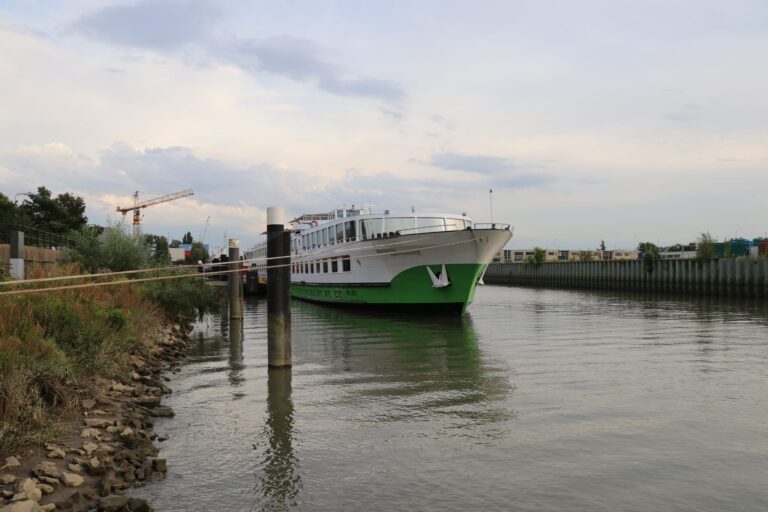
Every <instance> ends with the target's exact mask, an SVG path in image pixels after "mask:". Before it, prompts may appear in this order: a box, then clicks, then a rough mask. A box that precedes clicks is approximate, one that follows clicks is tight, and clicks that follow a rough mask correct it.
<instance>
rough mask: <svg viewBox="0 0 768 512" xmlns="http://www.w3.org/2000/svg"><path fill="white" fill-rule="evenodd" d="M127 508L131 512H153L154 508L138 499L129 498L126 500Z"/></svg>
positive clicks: (145, 501)
mask: <svg viewBox="0 0 768 512" xmlns="http://www.w3.org/2000/svg"><path fill="white" fill-rule="evenodd" d="M128 507H129V508H130V509H131V510H132V511H133V512H155V507H153V506H152V504H151V503H150V502H148V501H147V500H142V499H139V498H130V499H129V500H128Z"/></svg>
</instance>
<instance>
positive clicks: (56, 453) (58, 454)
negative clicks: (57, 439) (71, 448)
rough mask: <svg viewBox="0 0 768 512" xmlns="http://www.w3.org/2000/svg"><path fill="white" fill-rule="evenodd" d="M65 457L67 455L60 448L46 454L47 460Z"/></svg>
mask: <svg viewBox="0 0 768 512" xmlns="http://www.w3.org/2000/svg"><path fill="white" fill-rule="evenodd" d="M66 456H67V453H66V452H65V451H64V450H62V449H61V448H56V449H54V450H51V451H49V452H48V458H49V459H63V458H64V457H66Z"/></svg>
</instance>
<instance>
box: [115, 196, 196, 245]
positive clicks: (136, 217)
mask: <svg viewBox="0 0 768 512" xmlns="http://www.w3.org/2000/svg"><path fill="white" fill-rule="evenodd" d="M193 194H194V192H193V191H192V189H186V190H182V191H180V192H174V193H173V194H166V195H164V196H160V197H155V198H154V199H148V200H147V201H142V202H139V191H138V190H137V191H136V192H134V194H133V206H130V207H128V208H121V207H119V206H118V207H117V211H118V212H120V213H122V214H123V217H125V214H127V213H128V212H130V211H133V236H135V237H136V236H139V231H140V229H141V228H140V225H141V210H142V208H146V207H148V206H154V205H156V204H160V203H167V202H168V201H175V200H176V199H181V198H182V197H187V196H191V195H193Z"/></svg>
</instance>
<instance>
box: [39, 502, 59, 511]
mask: <svg viewBox="0 0 768 512" xmlns="http://www.w3.org/2000/svg"><path fill="white" fill-rule="evenodd" d="M40 510H42V511H43V512H53V511H54V510H56V504H55V503H48V504H47V505H40Z"/></svg>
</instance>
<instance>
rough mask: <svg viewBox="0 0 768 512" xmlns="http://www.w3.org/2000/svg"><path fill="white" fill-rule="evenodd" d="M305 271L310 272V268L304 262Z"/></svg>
mask: <svg viewBox="0 0 768 512" xmlns="http://www.w3.org/2000/svg"><path fill="white" fill-rule="evenodd" d="M304 273H305V274H309V268H308V267H307V264H306V263H305V264H304Z"/></svg>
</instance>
